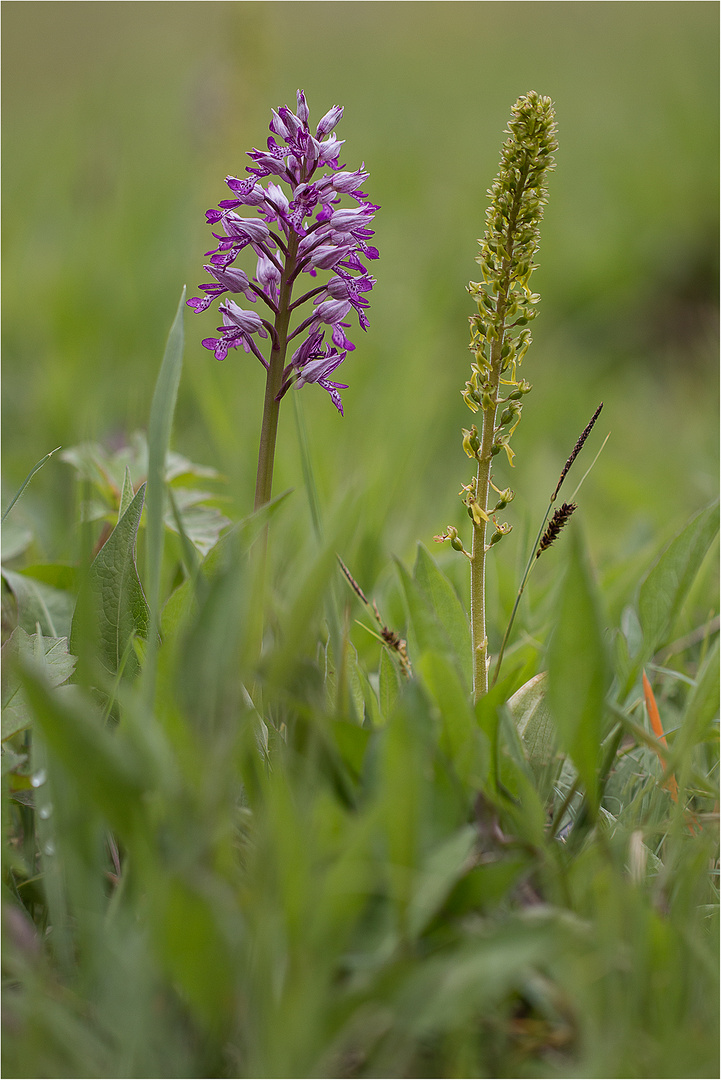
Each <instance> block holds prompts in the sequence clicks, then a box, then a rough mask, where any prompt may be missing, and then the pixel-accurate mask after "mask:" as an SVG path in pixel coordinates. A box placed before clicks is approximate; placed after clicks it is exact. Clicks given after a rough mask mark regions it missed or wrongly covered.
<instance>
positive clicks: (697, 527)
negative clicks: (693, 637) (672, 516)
mask: <svg viewBox="0 0 721 1080" xmlns="http://www.w3.org/2000/svg"><path fill="white" fill-rule="evenodd" d="M718 527H719V516H718V503H717V502H716V503H712V505H711V506H708V507H706V509H705V510H702V511H701V512H700V513H699V514H697V515H696V517H694V518H693V519H692V520H691V521H690V522H689V524H688V525H687V526H686V528H685V529H684V530H683V531H682V532H681V533H679V535H678V536H677V537H676V539H675V540H673V541H672V542H671V543H670V544H669V546H668V547H667V548H666V550H665V551H664V552H663V554H662V555H661V557H660V558H659V560H658V562H657V563H656V565H655V566H654V567H653V568H652V569H651V571H650V573H649V574H648V576H647V577H646V580H645V581H644V582H643V584H642V585H641V591H640V593H639V597H638V613H639V618H640V620H641V626H642V628H643V634H644V639H645V645H646V650H645V651H646V655H651V654H653V653H654V652H656V650H657V649H658V648H659V647H660V646H661V645H663V644H664V642H665V641H666V640H667V639H668V634H669V633H670V632H671V631H672V630H673V626H674V623H675V622H676V619H677V618H678V615H679V613H680V611H681V607H682V605H683V602H684V600H685V599H686V597H687V595H688V593H689V590H690V589H691V586H692V585H693V582H694V578H695V577H696V575H697V573H698V571H699V569H700V567H701V563H702V562H703V560H704V557H705V555H706V553H707V551H708V549H709V547H710V546H711V544H712V543H713V540H714V537H715V536H716V533H717V532H718Z"/></svg>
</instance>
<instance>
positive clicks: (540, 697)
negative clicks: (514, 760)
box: [507, 671, 560, 787]
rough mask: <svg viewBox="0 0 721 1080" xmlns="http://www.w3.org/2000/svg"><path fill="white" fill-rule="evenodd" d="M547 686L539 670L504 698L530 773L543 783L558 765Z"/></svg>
mask: <svg viewBox="0 0 721 1080" xmlns="http://www.w3.org/2000/svg"><path fill="white" fill-rule="evenodd" d="M547 690H548V672H546V671H542V672H541V673H540V675H534V677H533V678H532V679H529V680H528V682H527V683H524V685H523V686H521V687H520V689H518V690H517V691H516V692H515V694H513V696H512V697H510V698H509V699H508V702H507V704H508V708H509V710H510V713H511V716H512V717H513V719H514V721H515V723H516V728H517V730H518V734H519V735H520V736H521V741H522V743H523V747H524V749H525V751H526V756H527V758H528V763H529V765H530V766H531V769H532V770H533V775H534V776H535V777H536V780H537V781H539V782H540V785H541V786H543V787H545V786H546V782H547V781H548V780H551V782H552V781H553V779H554V778H555V774H556V773H557V772H558V768H559V765H560V762H559V760H558V758H557V739H556V728H555V724H554V722H553V716H552V714H551V710H550V709H549V707H548V702H547V700H546V695H547ZM549 774H552V775H549Z"/></svg>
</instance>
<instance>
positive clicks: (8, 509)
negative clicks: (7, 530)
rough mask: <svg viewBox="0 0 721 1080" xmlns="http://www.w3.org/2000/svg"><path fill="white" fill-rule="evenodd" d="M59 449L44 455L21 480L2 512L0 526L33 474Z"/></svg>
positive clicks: (56, 448) (57, 447)
mask: <svg viewBox="0 0 721 1080" xmlns="http://www.w3.org/2000/svg"><path fill="white" fill-rule="evenodd" d="M60 449H62V448H61V447H60V446H56V447H55V449H54V450H51V451H50V453H49V454H46V455H45V457H44V458H40V461H39V462H38V463H37V465H33V467H32V469H31V470H30V472H29V473H28V474H27V476H26V477H25V479H24V480H23V482H22V484H21V485H20V487H19V488H18V490H17V491H16V492H15V494H14V496H13V497H12V499H11V500H10V503H9V505H8V507H7V508H6V510H5V512H4V514H3V516H2V519H0V524H2V522H3V521H5V518H6V517H7V516H8V514H9V513H10V511H11V510H12V508H13V506H14V505H15V503H16V502H17V501H18V499H19V498H20V496H21V495H22V493H23V491H24V490H25V488H26V487H27V486H28V484H29V483H30V481H31V480H32V478H33V476H35V473H36V472H37V471H38V469H42V467H43V465H44V464H45V462H46V461H48V460H49V459H50V458H51V457H52V456H53V454H57V452H58V450H60Z"/></svg>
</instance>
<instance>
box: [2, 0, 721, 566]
mask: <svg viewBox="0 0 721 1080" xmlns="http://www.w3.org/2000/svg"><path fill="white" fill-rule="evenodd" d="M718 20H719V10H718V6H717V4H715V3H675V2H670V3H654V2H651V3H613V4H606V3H502V2H501V3H484V2H480V3H433V2H432V3H393V2H391V3H341V4H329V3H242V2H241V3H193V2H191V3H173V2H169V3H133V2H130V3H94V2H91V3H6V4H4V5H3V42H2V44H3V68H2V90H3V103H4V142H3V151H4V153H3V180H4V203H3V209H4V319H3V332H4V349H3V360H4V365H3V410H4V411H3V417H4V425H3V435H4V459H3V479H4V485H5V496H4V501H5V503H6V502H7V500H8V498H9V496H10V495H11V494H12V492H13V491H14V490H15V489H16V487H17V486H18V485H19V484H20V482H21V481H22V479H23V477H24V476H25V475H26V473H27V472H28V470H29V469H30V468H31V467H32V465H33V464H34V463H35V462H36V461H37V460H38V459H39V458H40V457H41V456H42V455H43V454H45V453H46V452H47V451H48V450H51V449H52V448H53V447H55V446H57V445H59V444H60V445H62V446H64V447H69V446H71V445H73V444H74V443H77V442H78V441H81V440H83V439H87V438H91V439H97V440H101V441H105V442H109V443H110V444H112V445H117V444H119V443H120V442H122V440H123V439H124V438H125V437H126V436H127V435H129V434H130V433H131V432H132V431H134V430H136V429H138V428H142V427H144V426H145V425H146V423H147V417H148V413H149V407H150V399H151V395H152V389H153V385H154V381H155V378H156V374H157V370H158V366H159V363H160V359H161V356H162V352H163V348H164V343H165V339H166V335H167V332H168V329H169V327H170V323H171V321H172V318H173V315H174V312H175V308H176V305H177V302H178V298H179V296H180V292H181V289H182V286H183V285H184V284H186V283H187V285H188V289H189V292H188V295H189V296H193V295H196V290H195V286H196V285H197V283H198V282H200V281H203V280H204V279H205V275H204V271H203V270H202V263H203V253H204V252H205V251H206V250H208V247H209V246H210V243H209V240H210V236H209V233H210V230H209V229H208V227H207V225H206V224H205V219H204V213H205V210H206V209H207V208H208V207H210V206H214V205H216V204H217V202H218V201H219V200H220V199H222V198H224V197H226V195H227V189H226V187H225V185H224V177H225V175H226V174H227V173H235V174H237V175H242V174H243V170H244V168H245V165H246V163H247V161H248V159H246V158H245V156H244V155H245V151H246V150H248V149H250V148H251V147H253V146H262V145H264V142H265V139H266V137H267V134H268V131H267V125H268V121H269V119H270V109H271V107H277V106H278V105H280V104H283V103H288V104H289V105H291V106H293V103H294V100H295V91H296V88H297V87H302V88H304V89H305V91H306V94H307V98H308V101H309V104H310V108H311V122H312V123H313V122H317V120H318V119H319V118H320V117H321V116H322V115H323V113H324V112H326V111H327V109H328V108H330V106H331V105H333V104H336V103H337V104H342V105H344V106H345V114H344V117H343V120H342V122H341V124H340V126H339V128H338V130H337V133H338V136H339V138H342V139H345V140H346V143H345V146H344V148H343V153H342V157H341V160H342V161H343V162H344V163H346V164H347V166H348V167H349V168H357V167H358V166H359V165H360V164H361V162H362V161H364V162H365V164H366V167H367V168H368V169H369V171H370V173H371V177H370V180H369V181H368V183H367V185H366V190H367V191H368V193H369V194H370V197H371V199H372V200H373V201H374V202H377V203H379V204H380V206H381V210H380V212H379V213H378V215H377V218H376V222H377V233H376V242H377V245H378V247H379V249H380V252H381V258H380V260H379V261H378V262H377V263H376V264H375V265H374V267H373V272H374V274H375V275H376V276H377V278H378V285H377V287H376V288H375V289H374V292H373V297H372V305H371V309H370V319H371V328H370V330H369V332H368V334H367V335H363V334H362V332H360V331H358V330H357V329H356V330H355V333H354V340H355V341H356V343H357V349H356V351H355V353H353V354H352V355H351V356H350V357H349V358H348V360H347V361H346V363H345V364H344V367H343V369H342V374H343V376H344V379H343V381H346V382H348V383H349V384H350V387H349V389H348V390H347V391H345V393H344V397H343V400H344V406H345V413H346V415H345V418H344V419H341V418H340V417H339V416H338V415H337V413H336V412H335V410H334V409H333V407H332V405H331V404H330V402H329V400H328V398H327V395H326V394H325V393H324V392H322V391H321V390H320V389H318V388H317V387H313V386H311V387H309V388H307V389H305V390H303V392H302V401H303V406H304V411H305V418H306V423H307V427H308V431H309V436H310V441H311V449H312V455H313V460H314V464H315V468H316V470H317V482H318V486H319V489H320V493H321V498H322V502H323V505H324V508H325V509H326V511H330V510H331V509H332V508H333V507H334V506H335V505H337V504H338V502H339V501H340V500H341V499H342V498H349V497H350V498H351V499H353V500H355V501H356V503H357V506H358V511H359V513H360V515H361V517H362V520H363V529H364V532H365V535H366V537H368V536H371V537H377V546H376V548H375V549H374V551H373V552H371V553H370V555H369V556H368V559H367V560H366V562H367V565H366V567H365V569H364V574H365V577H364V578H362V580H363V582H364V584H366V583H368V578H369V577H370V578H373V577H374V576H375V575H376V574H377V573H378V572H379V571H380V567H381V566H382V565H383V563H384V559H385V558H386V557H387V555H388V553H391V552H394V553H397V554H399V555H401V556H402V557H404V558H407V557H409V556H410V554H411V551H412V546H413V544H414V543H415V541H416V539H419V538H420V539H422V540H423V541H424V542H425V543H427V544H429V546H430V545H432V541H431V538H432V536H433V534H434V533H438V532H440V531H442V529H443V528H444V527H445V526H446V525H447V524H448V523H456V524H458V525H462V524H463V514H462V508H461V506H460V500H458V498H457V494H456V493H457V492H458V490H459V488H460V485H461V483H462V482H467V481H468V478H469V476H470V468H469V464H470V463H469V462H468V460H467V459H466V458H465V456H464V455H463V452H462V450H461V446H460V428H461V426H462V425H464V424H466V425H467V424H468V423H469V419H470V414H469V413H468V410H467V409H466V407H465V406H464V404H463V402H462V400H461V397H460V393H459V391H460V390H461V388H462V387H463V385H464V383H465V380H466V378H467V377H468V364H469V354H468V352H467V343H468V323H467V317H468V315H469V314H470V313H471V312H472V310H473V308H472V304H471V302H470V299H469V297H468V295H467V293H466V292H465V286H466V284H467V282H468V280H469V279H471V278H474V277H475V276H476V271H477V269H478V268H477V266H476V264H475V263H474V261H473V260H474V256H475V254H476V250H477V247H476V239H477V237H479V236H481V235H482V233H483V230H484V212H485V206H486V190H487V188H488V187H489V186H490V184H491V182H492V180H493V177H494V175H495V172H496V169H497V165H498V157H499V152H500V146H501V142H502V139H503V129H504V127H505V125H506V123H507V119H508V117H509V114H510V108H511V105H512V104H513V102H514V101H515V99H516V98H517V97H518V96H519V95H520V94H521V93H524V92H526V91H528V90H530V89H535V90H537V91H539V92H540V93H543V94H547V95H550V96H551V97H552V98H553V99H554V101H555V103H556V109H557V116H558V125H559V142H560V149H559V152H558V155H557V162H558V165H557V169H556V171H555V173H554V174H553V175H552V176H551V179H550V199H549V204H548V207H547V211H546V217H545V222H544V225H543V228H542V241H541V251H540V257H539V262H540V269H539V270H538V272H537V273H536V275H535V277H534V289H535V290H536V291H538V292H540V293H541V295H542V303H541V314H540V317H539V319H538V320H537V321H536V322H535V324H534V345H533V347H532V348H531V351H530V352H529V354H528V356H527V359H526V361H525V363H524V375H525V377H526V378H528V379H529V380H530V381H531V382H532V383H533V384H534V393H533V394H531V395H530V397H529V398H528V399H527V403H526V408H525V411H524V417H523V422H522V424H521V426H520V427H519V429H518V431H517V432H516V435H515V436H514V448H515V450H516V455H517V456H516V462H517V467H516V469H515V470H514V473H513V475H510V472H509V470H508V469H507V467H506V466H505V465H504V464H503V463H502V464H501V465H499V468H498V474H497V476H496V479H497V482H500V483H501V485H502V486H505V485H506V484H508V483H511V484H512V486H513V487H514V488H515V489H516V492H517V497H516V500H515V502H514V503H513V505H512V507H510V508H509V511H508V519H509V520H510V521H512V522H513V523H514V525H515V531H514V533H513V534H512V536H511V537H510V538H509V540H508V542H507V543H508V544H509V548H505V545H504V551H509V549H510V551H509V553H510V554H511V561H514V558H513V554H512V552H513V545H514V544H515V545H516V553H515V558H516V561H517V560H518V559H519V558H520V557H521V553H522V550H525V547H524V546H523V545H524V530H527V529H528V528H529V527H530V524H529V523H530V522H533V523H534V524H535V523H537V522H538V521H539V519H540V516H541V515H542V513H543V510H544V509H545V505H546V502H547V498H548V494H549V493H550V491H551V490H552V488H553V487H554V485H555V482H556V478H557V476H558V473H559V471H560V468H561V466H562V465H563V462H564V460H565V458H566V457H567V455H568V453H569V452H570V450H571V448H572V446H573V444H574V442H575V440H576V438H577V435H578V434H579V433H580V431H581V430H582V429H583V427H584V426H585V424H586V422H587V420H588V419H589V417H590V416H591V414H592V413H593V411H594V409H595V407H596V405H597V404H598V402H599V401H601V400H603V401H604V402H605V408H604V411H603V414H602V417H601V420H600V422H599V426H598V431H599V437H598V438H596V437H595V436H594V439H595V442H594V443H593V447H594V452H595V449H597V448H598V446H599V445H600V442H601V438H602V437H603V436H604V435H605V434H606V432H608V431H610V432H611V438H610V440H609V443H608V445H607V447H606V449H605V451H604V453H603V455H602V456H601V459H600V460H599V462H598V464H597V465H596V468H595V469H594V471H593V473H592V474H591V477H590V478H589V480H588V481H587V482H586V485H585V487H584V489H583V494H582V510H581V513H582V514H583V517H584V518H585V527H586V532H587V534H588V536H589V540H590V545H591V550H592V553H593V555H594V558H595V559H596V561H597V562H598V563H599V564H600V565H602V566H603V567H611V566H613V565H614V564H615V563H616V562H617V561H618V560H619V558H620V557H621V556H626V555H628V554H629V553H631V552H633V551H635V550H637V549H638V548H640V547H642V546H644V545H647V544H651V545H652V547H653V548H654V549H655V548H657V547H658V546H659V544H660V542H661V541H662V540H663V539H664V538H666V537H668V536H670V535H671V534H672V533H673V532H675V531H676V530H677V529H678V527H680V524H681V523H682V521H683V520H685V519H686V517H688V516H689V515H690V513H691V512H692V511H694V510H695V509H697V508H698V507H700V506H702V505H703V504H705V503H706V502H708V501H709V499H710V498H712V497H713V496H714V494H715V493H716V492H717V489H718V480H717V455H718V435H717V426H718V424H717V421H718V403H717V389H718V342H717V337H718V327H717V313H716V309H717V297H718ZM216 321H217V320H216V317H215V314H214V313H206V314H204V315H202V316H195V315H194V314H193V313H192V312H191V311H190V310H188V313H187V317H186V335H187V347H186V356H185V370H184V375H183V382H182V385H181V390H180V398H179V404H178V412H177V416H176V426H175V434H174V446H175V448H176V449H177V450H179V451H181V452H182V453H185V454H187V455H188V456H190V457H192V458H194V459H195V460H198V461H200V462H203V463H205V464H210V465H214V466H216V467H217V468H219V469H221V470H222V472H223V473H224V474H225V475H226V476H227V478H228V493H229V495H230V499H231V503H230V511H229V512H230V513H231V516H234V515H242V514H244V513H247V512H248V510H249V509H250V508H251V506H252V496H253V489H254V484H255V468H256V455H257V441H258V433H259V425H260V413H261V408H262V385H263V380H262V374H263V373H262V371H261V368H260V365H259V364H257V363H256V362H255V361H254V360H253V359H252V357H248V356H246V355H245V354H244V353H242V352H240V350H239V351H238V353H237V354H234V355H231V356H230V357H229V359H228V360H227V361H226V362H225V363H224V364H218V363H217V362H216V361H215V360H214V359H213V358H212V355H211V354H209V353H208V352H206V351H205V350H204V349H203V348H202V347H201V344H200V342H201V338H202V337H204V336H206V335H207V334H209V333H212V328H213V327H214V326H215V325H216ZM590 461H591V455H590V454H589V455H588V458H587V460H586V465H587V464H589V463H590ZM577 468H578V470H579V471H578V475H579V476H580V475H581V474H582V470H581V469H580V467H578V466H577ZM73 485H74V481H73V477H72V474H71V470H70V469H69V467H68V466H67V465H64V464H62V463H61V462H59V461H58V459H54V460H53V461H51V462H50V463H49V464H48V465H47V466H46V467H45V468H44V469H43V470H42V471H41V473H39V474H38V476H37V477H36V478H35V479H34V480H33V484H32V486H31V489H29V492H28V494H27V496H26V497H25V499H24V500H23V503H22V504H20V506H22V507H23V514H24V515H25V516H26V517H27V518H32V519H34V523H35V526H36V528H37V530H38V533H39V538H40V544H41V546H44V548H45V551H44V554H45V555H46V557H49V558H67V557H71V556H72V555H73V553H74V550H75V549H74V546H73V545H74V538H73V535H72V532H73V530H72V522H73V515H74V486H73ZM290 485H292V486H295V487H296V488H298V489H300V488H301V487H302V478H301V471H300V463H299V455H298V443H297V438H296V433H295V430H294V423H293V410H292V409H291V407H290V404H288V405H287V406H286V407H285V409H284V411H283V412H281V431H280V449H279V456H278V461H277V472H276V482H275V490H276V491H278V492H279V491H281V490H283V489H284V488H285V487H287V486H290ZM297 498H298V505H299V506H301V507H302V510H301V513H300V516H299V520H300V521H301V522H302V527H303V528H304V529H309V528H310V524H309V522H310V519H309V516H308V512H307V509H306V503H305V498H304V496H303V494H302V491H299V494H298V496H297ZM454 558H455V557H454V555H453V553H452V552H444V553H443V554H442V560H443V561H445V562H446V563H448V562H449V561H450V560H452V559H454ZM361 561H362V560H361ZM462 563H463V560H459V559H455V561H454V566H456V567H457V571H456V572H457V573H458V574H461V575H462V573H463V569H462V565H461V564H462ZM359 576H360V572H359Z"/></svg>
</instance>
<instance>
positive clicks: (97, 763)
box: [22, 664, 150, 838]
mask: <svg viewBox="0 0 721 1080" xmlns="http://www.w3.org/2000/svg"><path fill="white" fill-rule="evenodd" d="M22 683H23V691H24V693H25V696H26V699H27V702H28V706H29V708H30V710H31V712H32V716H33V721H34V723H35V724H37V725H38V726H39V727H40V729H41V730H42V733H43V737H44V739H45V743H46V745H47V748H48V752H49V754H52V755H53V756H55V757H57V759H58V760H59V761H60V762H61V763H62V764H63V766H64V767H65V769H66V770H67V771H68V772H69V773H70V774H71V775H72V776H73V777H74V778H75V780H76V782H77V783H78V785H79V787H80V790H81V791H82V793H83V797H84V798H87V799H89V800H90V801H91V802H92V803H93V804H94V805H95V806H96V807H97V809H98V810H99V811H100V813H101V814H103V816H104V817H105V818H107V821H108V823H109V824H110V826H111V827H112V828H113V829H115V830H117V832H118V833H119V834H120V836H121V837H123V838H127V836H128V833H129V831H130V829H131V828H132V826H133V825H134V824H135V823H136V822H137V818H138V814H139V813H140V810H141V807H142V794H143V792H144V790H145V789H146V787H147V786H148V784H149V783H150V777H149V776H146V775H145V774H144V771H143V769H142V767H141V763H140V762H139V761H137V760H136V758H135V756H133V755H131V754H130V752H129V750H128V747H127V746H126V745H125V744H124V743H122V742H121V741H120V740H119V739H118V738H117V737H116V735H115V734H114V732H113V731H112V729H111V728H109V727H106V726H104V725H103V723H102V720H101V717H100V715H99V714H98V712H97V710H96V709H95V708H94V707H93V706H92V705H91V703H90V702H89V701H88V700H87V699H86V698H85V697H84V696H83V695H81V693H80V691H79V690H78V688H77V687H75V686H67V687H63V688H62V690H56V689H54V688H52V687H50V686H48V685H47V684H46V682H45V679H44V677H43V671H42V670H40V671H38V669H37V667H36V666H35V665H34V664H33V665H32V666H25V667H24V669H23V673H22ZM65 691H67V692H68V696H64V692H65ZM71 691H73V693H72V695H70V693H69V692H71Z"/></svg>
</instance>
